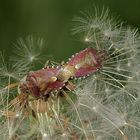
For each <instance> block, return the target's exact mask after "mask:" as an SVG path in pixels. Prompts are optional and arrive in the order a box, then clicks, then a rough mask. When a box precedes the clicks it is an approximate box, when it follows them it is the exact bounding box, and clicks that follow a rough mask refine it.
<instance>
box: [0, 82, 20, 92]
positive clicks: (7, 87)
mask: <svg viewBox="0 0 140 140" xmlns="http://www.w3.org/2000/svg"><path fill="white" fill-rule="evenodd" d="M18 85H19V82H17V83H12V84H9V85H7V86H6V87H4V88H2V89H1V90H0V91H3V90H7V89H12V88H15V87H17V86H18Z"/></svg>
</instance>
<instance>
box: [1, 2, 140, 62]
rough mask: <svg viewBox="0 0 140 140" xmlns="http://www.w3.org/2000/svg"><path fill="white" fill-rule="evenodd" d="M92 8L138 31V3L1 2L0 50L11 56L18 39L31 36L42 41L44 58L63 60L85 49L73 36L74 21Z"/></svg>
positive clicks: (139, 14) (139, 11)
mask: <svg viewBox="0 0 140 140" xmlns="http://www.w3.org/2000/svg"><path fill="white" fill-rule="evenodd" d="M93 5H95V6H98V7H103V6H105V7H108V8H109V9H110V11H111V13H114V14H115V15H119V16H120V18H121V19H122V20H124V21H127V24H130V25H132V26H134V27H138V28H140V0H0V50H2V51H5V54H6V55H11V50H12V49H13V46H14V45H13V43H15V42H16V40H17V39H18V38H19V37H23V38H24V37H26V36H27V35H33V36H35V37H42V38H44V39H45V41H46V55H49V54H51V55H53V56H54V58H55V60H56V61H58V62H60V61H62V60H63V59H64V60H65V59H66V58H68V57H70V56H71V54H73V53H75V52H77V51H79V50H80V49H81V48H83V47H84V44H82V43H81V42H80V39H79V40H77V39H75V36H73V35H72V32H71V29H72V27H73V22H72V19H73V17H74V16H75V15H78V14H79V12H80V11H81V10H85V9H88V8H91V7H92V6H93Z"/></svg>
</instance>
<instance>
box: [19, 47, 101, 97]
mask: <svg viewBox="0 0 140 140" xmlns="http://www.w3.org/2000/svg"><path fill="white" fill-rule="evenodd" d="M103 57H104V52H102V51H97V50H96V49H94V48H86V49H84V50H82V51H80V52H79V53H77V54H75V55H73V56H72V57H71V58H70V59H69V60H68V61H67V62H66V63H64V64H62V65H58V66H57V67H55V68H53V67H46V68H43V69H41V70H38V71H35V72H31V73H29V74H28V75H27V76H26V79H25V81H24V82H23V83H22V84H21V85H20V89H21V92H22V93H27V94H29V95H31V96H33V97H35V98H41V97H44V96H48V94H50V93H52V92H54V91H60V90H61V89H64V88H67V87H71V86H69V80H70V79H72V78H80V77H85V76H88V75H90V74H92V73H94V72H96V71H98V70H99V69H101V68H102V60H103Z"/></svg>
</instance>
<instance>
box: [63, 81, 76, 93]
mask: <svg viewBox="0 0 140 140" xmlns="http://www.w3.org/2000/svg"><path fill="white" fill-rule="evenodd" d="M65 88H66V89H67V90H69V91H72V90H74V89H75V84H73V83H72V82H70V81H68V82H67V84H66V85H65Z"/></svg>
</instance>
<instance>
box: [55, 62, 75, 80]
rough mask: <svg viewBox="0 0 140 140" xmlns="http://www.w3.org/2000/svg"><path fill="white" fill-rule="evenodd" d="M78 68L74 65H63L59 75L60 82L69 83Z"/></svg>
mask: <svg viewBox="0 0 140 140" xmlns="http://www.w3.org/2000/svg"><path fill="white" fill-rule="evenodd" d="M75 72H76V68H75V66H73V65H67V64H65V65H63V66H62V67H61V68H60V70H59V72H58V75H57V78H58V80H60V81H63V82H67V81H68V80H69V79H70V78H71V77H73V76H74V74H75Z"/></svg>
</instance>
